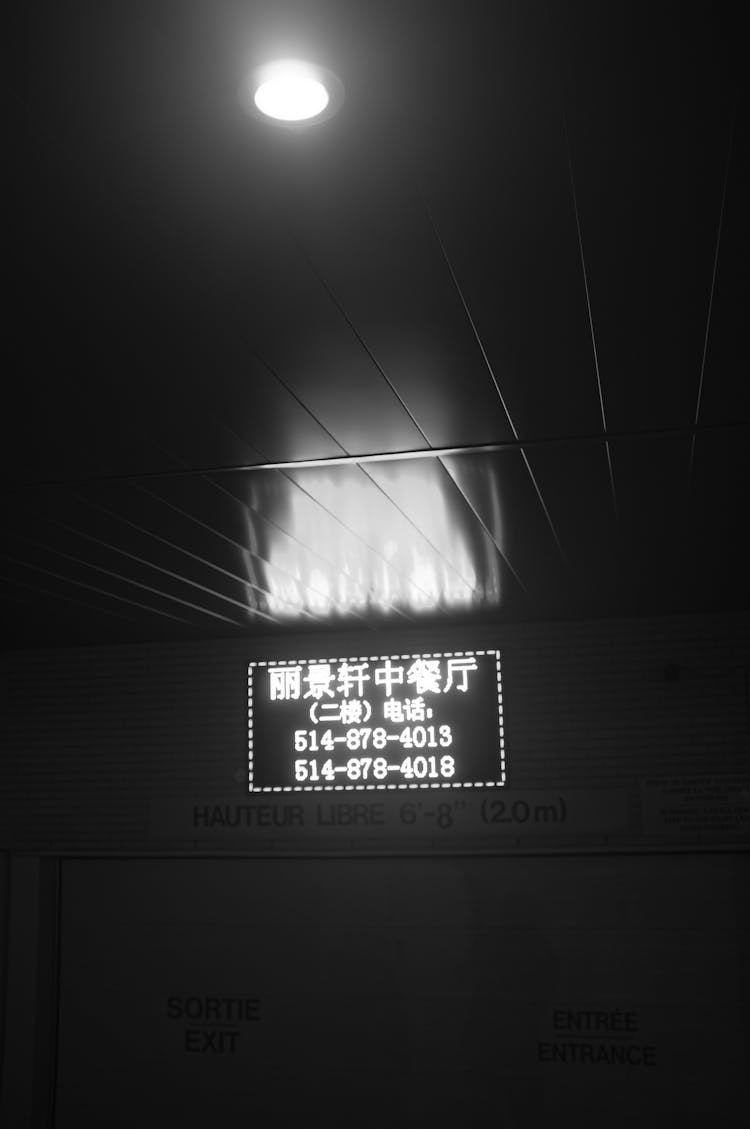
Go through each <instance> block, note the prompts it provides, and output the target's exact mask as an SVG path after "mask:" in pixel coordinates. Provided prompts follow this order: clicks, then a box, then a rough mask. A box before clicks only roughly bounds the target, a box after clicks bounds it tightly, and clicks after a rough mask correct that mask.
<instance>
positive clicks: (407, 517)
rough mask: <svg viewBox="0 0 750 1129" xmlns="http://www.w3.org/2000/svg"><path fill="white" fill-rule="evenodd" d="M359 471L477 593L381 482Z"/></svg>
mask: <svg viewBox="0 0 750 1129" xmlns="http://www.w3.org/2000/svg"><path fill="white" fill-rule="evenodd" d="M439 461H440V460H438V462H439ZM359 469H360V471H361V472H362V474H363V475H364V476H365V478H367V479H369V481H370V482H372V484H373V486H374V487H375V489H376V490H379V491H380V493H381V494H382V495H383V497H384V498H386V499H387V501H388V502H390V504H391V505H392V506H393V508H394V510H396V511H397V512H398V513H399V514H401V516H402V518H403V519H404V521H406V522H408V523H409V525H410V526H411V527H412V529H414V530H415V532H416V533H418V534H419V536H420V537H421V538H422V539H423V540H424V541H425V542H426V543H427V544H428V545H429V546H430V548H431V549H432V550H433V552H434V553H435V555H436V556H437V557H439V558H440V559H441V560H444V561H445V563H446V564H447V565H448V566H449V568H450V569H452V571H453V572H455V574H456V576H457V577H458V578H459V580H460V581H461V583H462V584H464V585H465V586H466V587H467V588H468V589H469V591H470V592H475V591H476V589H475V588H473V587H472V585H471V584H470V583H469V581H468V580H467V579H466V577H464V576H462V575H461V573H460V572H459V571H458V569H457V568H456V566H455V565H454V563H453V561H451V560H449V559H448V557H446V555H445V554H444V553H442V552H441V551H440V550H439V549H438V548H436V547H435V545H433V543H432V541H431V540H430V539H429V537H428V536H427V534H426V533H425V532H424V531H423V530H421V529H420V528H419V526H418V525H417V524H416V522H414V521H413V520H412V518H410V517H409V515H408V514H406V513H404V511H403V510H402V509H401V507H400V506H399V504H398V502H396V501H395V499H394V498H392V497H391V495H390V494H389V493H388V491H387V490H386V489H385V488H384V487H382V486H381V485H380V483H379V482H376V481H375V479H374V478H373V477H372V476H371V475H369V474H368V473H367V471H366V470H365V469H364V468H363V467H360V468H359Z"/></svg>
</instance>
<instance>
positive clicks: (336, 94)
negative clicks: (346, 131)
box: [240, 59, 343, 126]
mask: <svg viewBox="0 0 750 1129" xmlns="http://www.w3.org/2000/svg"><path fill="white" fill-rule="evenodd" d="M240 100H241V101H242V103H243V105H244V106H245V108H246V109H248V110H252V111H254V112H257V113H260V114H262V115H263V116H264V117H267V118H273V119H274V120H275V121H277V122H279V123H280V124H281V125H292V126H293V125H296V124H298V123H305V122H312V121H314V120H318V121H319V120H322V119H323V118H328V117H330V116H331V114H332V113H335V112H336V110H337V109H338V107H339V105H340V104H341V101H342V100H343V87H342V85H341V82H340V81H339V80H338V79H337V78H336V76H335V75H334V74H332V73H331V72H330V71H326V70H325V69H324V68H322V67H318V66H315V65H314V64H312V63H305V62H302V61H301V60H299V59H279V60H277V61H276V62H273V63H267V64H266V65H265V66H263V67H260V68H259V69H258V70H256V71H255V72H254V73H253V74H252V75H251V76H249V77H248V78H247V79H246V80H245V82H244V83H243V86H242V87H241V89H240Z"/></svg>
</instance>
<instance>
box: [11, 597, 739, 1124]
mask: <svg viewBox="0 0 750 1129" xmlns="http://www.w3.org/2000/svg"><path fill="white" fill-rule="evenodd" d="M749 640H750V632H749V630H748V620H747V618H746V617H744V618H743V617H728V616H721V617H719V616H705V617H692V618H681V617H671V616H670V617H656V618H654V619H650V620H630V621H612V622H586V623H576V624H573V623H550V624H543V625H533V626H530V625H524V626H506V627H503V628H502V629H494V630H492V631H489V630H485V631H479V630H472V631H471V632H469V631H465V630H464V631H461V630H458V629H441V630H440V631H439V632H438V631H433V632H409V633H404V632H401V633H395V632H394V633H391V632H388V633H384V632H380V633H377V634H375V633H371V634H370V635H367V636H362V635H356V634H353V633H341V634H340V635H338V636H334V635H331V634H328V635H326V636H325V637H314V636H300V637H299V638H297V639H288V640H281V639H278V638H275V639H270V638H269V639H267V640H255V641H253V642H252V643H249V642H248V643H247V644H244V643H238V642H237V641H231V642H227V641H223V642H222V641H216V642H213V643H201V644H194V645H189V646H185V645H180V646H160V647H155V646H143V647H123V648H96V649H72V650H67V651H47V652H25V653H16V654H13V655H10V656H6V658H5V660H4V668H3V683H2V693H3V699H4V701H3V705H4V709H3V770H2V771H3V781H2V789H1V791H0V847H2V848H4V849H5V850H6V851H7V852H9V853H8V854H7V855H5V856H3V857H4V859H5V868H4V869H3V870H0V877H3V878H4V880H5V886H6V892H7V893H8V897H7V898H6V899H5V904H6V906H7V913H6V922H5V925H6V929H5V934H4V936H5V939H6V953H7V962H6V965H7V977H6V982H5V983H6V988H7V993H6V994H7V999H6V1001H5V1008H4V1015H3V1023H2V1030H3V1033H4V1044H5V1051H6V1053H5V1062H4V1067H3V1083H4V1092H3V1098H2V1101H3V1106H2V1115H3V1118H4V1121H3V1124H8V1125H9V1126H10V1129H15V1126H18V1127H21V1126H23V1129H37V1127H39V1129H41V1127H42V1126H45V1127H50V1126H51V1127H55V1129H67V1127H68V1126H73V1125H75V1126H76V1129H87V1127H88V1126H91V1127H92V1129H93V1127H94V1126H98V1125H100V1124H108V1125H112V1126H118V1125H122V1126H126V1125H127V1126H130V1125H132V1124H134V1123H136V1122H137V1123H138V1124H141V1125H143V1126H144V1127H145V1129H149V1127H150V1126H157V1125H159V1126H161V1125H163V1124H165V1123H169V1124H179V1125H181V1126H185V1127H186V1129H187V1127H190V1126H193V1125H194V1126H198V1125H203V1124H206V1123H214V1122H215V1121H216V1120H217V1119H222V1120H227V1121H229V1120H231V1119H234V1118H237V1119H239V1118H242V1119H243V1121H247V1122H251V1123H253V1124H256V1125H260V1126H268V1127H272V1126H280V1127H286V1126H289V1125H294V1124H304V1123H307V1122H315V1123H318V1122H321V1123H323V1122H324V1123H326V1124H329V1125H331V1126H332V1127H333V1126H337V1125H342V1126H343V1125H351V1124H357V1125H361V1126H363V1127H364V1126H367V1125H370V1124H372V1125H375V1124H378V1125H380V1124H383V1123H384V1122H386V1123H388V1124H391V1125H393V1126H394V1127H400V1126H407V1125H414V1124H430V1125H432V1126H435V1127H436V1129H438V1127H440V1126H443V1125H445V1126H448V1125H451V1126H453V1125H456V1124H461V1125H465V1126H472V1125H477V1126H479V1125H486V1124H488V1123H489V1124H493V1125H497V1126H498V1127H508V1129H510V1127H514V1126H524V1129H526V1127H532V1129H533V1127H534V1126H537V1125H539V1126H541V1125H542V1124H544V1125H547V1124H549V1123H550V1121H551V1120H553V1121H557V1123H559V1124H571V1123H575V1124H577V1125H580V1126H588V1125H591V1126H597V1127H598V1126H599V1125H600V1124H601V1123H602V1110H603V1109H606V1111H607V1116H606V1120H607V1124H608V1125H611V1126H618V1125H621V1126H629V1125H632V1124H634V1123H635V1122H636V1121H637V1122H638V1123H639V1124H643V1125H658V1124H665V1123H668V1122H669V1123H671V1122H672V1121H674V1120H679V1121H680V1124H682V1125H684V1126H693V1125H695V1126H698V1125H704V1124H706V1123H707V1122H711V1123H715V1124H721V1125H723V1126H724V1125H727V1126H731V1125H733V1124H742V1121H741V1120H739V1121H737V1120H733V1117H734V1114H733V1110H734V1109H736V1108H740V1109H741V1108H743V1107H744V1108H745V1109H746V1108H747V1104H748V1099H749V1098H750V1093H749V1092H748V1083H747V1080H746V1074H745V1071H744V1069H743V1066H744V1061H745V1058H746V1056H747V1052H748V1030H747V1016H748V1014H749V1013H750V1009H748V1003H750V991H749V981H750V973H749V968H748V961H749V959H750V957H749V954H750V901H749V898H748V890H750V874H749V873H748V857H747V854H746V853H745V852H746V850H747V846H748V843H749V842H750V834H749V830H750V764H749V761H750V737H749V731H748V699H747V664H748V653H749V652H750V648H749V647H748V642H749ZM471 647H477V648H481V647H498V648H500V650H501V653H502V669H503V688H504V703H505V726H506V728H505V733H506V751H507V760H508V773H509V777H508V786H507V788H506V789H501V790H496V791H488V790H483V789H477V790H471V791H467V792H466V794H465V795H464V794H463V793H462V794H460V795H459V796H457V795H456V794H455V793H450V792H448V791H447V790H442V791H438V792H430V793H423V794H420V795H417V794H409V793H404V792H401V793H398V794H388V795H384V794H375V793H337V794H336V795H335V796H333V797H332V796H331V795H330V794H327V795H325V796H321V795H308V794H305V795H301V794H298V793H294V794H293V796H291V797H290V796H281V797H276V796H275V795H272V796H269V795H258V794H254V795H249V794H248V791H247V783H246V780H247V664H248V662H249V661H251V660H259V659H278V658H296V657H302V656H308V657H320V656H321V655H327V656H330V655H341V656H347V655H363V654H389V653H401V652H402V651H403V650H404V649H405V648H408V649H409V651H410V652H414V651H421V650H425V651H434V650H438V649H439V650H444V649H445V650H447V649H462V648H471ZM291 808H294V813H293V815H294V818H289V815H290V809H291ZM222 1000H229V1001H232V1000H236V1001H242V1002H240V1003H237V1004H236V1005H233V1004H232V1003H229V1004H226V1003H222V1002H221V1001H222ZM233 1007H235V1008H239V1009H240V1011H241V1014H240V1012H237V1013H236V1014H235V1012H233V1011H232V1008H233ZM222 1008H224V1009H227V1008H229V1011H227V1013H226V1015H225V1014H224V1012H223V1011H222ZM242 1009H244V1011H242Z"/></svg>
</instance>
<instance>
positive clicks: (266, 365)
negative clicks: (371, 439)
mask: <svg viewBox="0 0 750 1129" xmlns="http://www.w3.org/2000/svg"><path fill="white" fill-rule="evenodd" d="M248 349H249V352H250V354H251V355H252V356H253V357H255V359H256V360H257V361H258V363H259V364H261V365H262V366H263V368H264V369H265V370H266V372H268V373H270V375H271V376H272V377H273V378H274V380H276V381H277V382H278V383H279V384H280V385H281V387H282V388H283V389H284V391H285V392H286V393H287V394H288V395H289V396H291V397H292V399H293V400H294V401H295V403H296V404H298V405H299V407H300V408H302V410H303V411H304V412H306V413H307V415H308V416H309V417H310V419H311V420H312V421H313V423H315V424H317V426H318V427H319V428H320V429H321V431H324V432H325V434H326V435H327V436H328V438H329V439H330V440H331V442H332V443H335V444H336V446H337V447H338V448H339V450H340V451H343V452H344V455H347V454H348V451H347V449H346V447H344V446H343V444H341V443H339V441H338V439H337V438H336V436H335V435H334V434H333V433H332V432H331V431H329V430H328V428H327V427H326V425H325V424H324V423H323V421H322V420H321V419H319V418H318V417H317V416H316V414H315V412H314V411H313V410H312V408H310V407H309V406H308V405H307V404H306V403H305V402H304V400H302V399H301V398H300V397H299V396H298V395H297V393H296V392H295V391H294V389H293V388H292V387H291V385H289V384H287V383H286V381H285V380H284V378H283V377H282V376H280V375H279V373H278V372H277V371H276V369H275V368H273V366H272V365H270V364H269V363H268V362H267V361H265V360H264V359H263V357H261V355H260V353H258V352H257V350H256V349H255V348H254V347H253V346H252V345H249V346H248ZM255 449H256V451H257V450H258V448H257V447H256V448H255Z"/></svg>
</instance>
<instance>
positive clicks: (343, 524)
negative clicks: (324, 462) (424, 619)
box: [281, 463, 449, 622]
mask: <svg viewBox="0 0 750 1129" xmlns="http://www.w3.org/2000/svg"><path fill="white" fill-rule="evenodd" d="M352 465H356V466H359V464H358V463H354V464H352ZM293 469H296V468H295V467H291V468H290V470H293ZM359 469H360V470H361V471H362V473H363V475H364V477H365V478H366V479H368V481H369V482H371V483H372V485H373V486H374V487H375V489H376V490H379V491H380V493H381V494H382V495H383V497H384V498H385V499H386V500H387V501H388V503H389V504H390V505H391V506H393V508H394V510H396V511H397V512H398V513H399V514H401V517H402V518H403V519H404V521H405V522H407V524H409V525H411V527H412V528H413V529H414V531H415V532H416V533H417V534H418V535H419V536H420V537H421V538H422V539H423V540H424V541H426V542H427V544H428V545H430V548H432V549H434V546H433V545H432V544H431V542H430V541H429V540H428V539H427V538H426V537H425V535H424V534H423V533H422V531H421V530H420V529H418V528H417V526H416V525H415V524H414V522H413V521H411V520H410V519H409V518H408V517H407V515H406V514H405V513H403V511H402V510H401V509H400V508H399V506H397V505H396V503H395V502H394V500H393V498H391V497H390V496H389V495H388V494H387V493H386V491H385V490H383V489H382V488H381V487H380V486H379V485H378V483H377V482H375V480H374V479H373V478H372V477H371V476H370V475H369V474H367V472H366V471H365V470H363V469H362V467H359ZM281 473H284V472H283V471H282V472H281ZM284 477H285V478H286V479H287V480H288V481H289V482H291V483H292V485H293V486H296V487H297V489H298V490H300V491H301V492H302V493H303V494H304V495H305V496H306V497H307V498H309V499H310V501H311V502H312V503H313V505H315V506H318V507H319V508H320V509H321V510H323V512H324V513H326V514H328V516H329V517H330V518H331V519H332V520H333V521H335V522H336V524H337V525H340V526H341V528H342V529H344V530H346V532H347V533H348V534H349V536H350V537H353V538H355V540H357V541H359V542H360V543H361V544H362V545H364V546H365V548H366V549H367V551H368V552H369V553H372V554H373V556H375V557H378V558H379V559H380V560H381V561H383V562H384V564H385V565H386V567H387V568H388V569H389V570H390V571H392V572H394V573H395V574H396V575H397V576H401V577H403V579H404V580H406V582H407V583H408V584H411V585H413V586H414V587H415V588H417V589H418V590H419V591H420V592H422V593H423V594H424V595H425V596H427V595H428V593H427V592H425V590H424V589H423V588H422V587H421V586H420V585H419V584H418V583H417V582H416V581H415V580H413V579H412V577H410V576H407V575H406V574H405V573H404V572H402V571H401V569H399V568H396V567H395V566H394V565H393V564H392V562H391V561H389V560H387V558H386V557H384V556H383V554H382V553H381V552H380V551H379V550H378V549H376V548H375V547H374V546H372V545H370V544H369V542H368V541H366V540H365V539H364V537H362V536H361V534H359V533H357V532H356V531H355V530H354V529H352V527H351V526H350V525H347V524H346V522H345V521H342V519H341V518H340V517H338V516H337V515H336V514H335V513H334V512H333V510H330V509H329V508H328V506H326V505H324V503H323V502H321V501H320V500H319V499H318V498H316V497H315V495H314V494H311V493H310V491H309V490H306V489H305V487H304V486H302V485H300V483H299V482H296V481H295V479H293V478H291V477H290V476H289V475H288V474H284ZM434 551H435V553H436V555H437V556H442V554H440V553H439V552H438V551H437V549H435V550H434ZM442 559H443V560H445V558H444V557H443V558H442ZM448 563H449V562H448ZM390 606H391V607H392V608H393V611H394V612H396V614H397V615H401V616H404V618H406V619H408V620H409V621H410V622H413V617H412V616H410V615H409V614H408V613H407V612H405V611H403V610H402V609H401V608H398V607H396V606H394V605H390Z"/></svg>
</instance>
